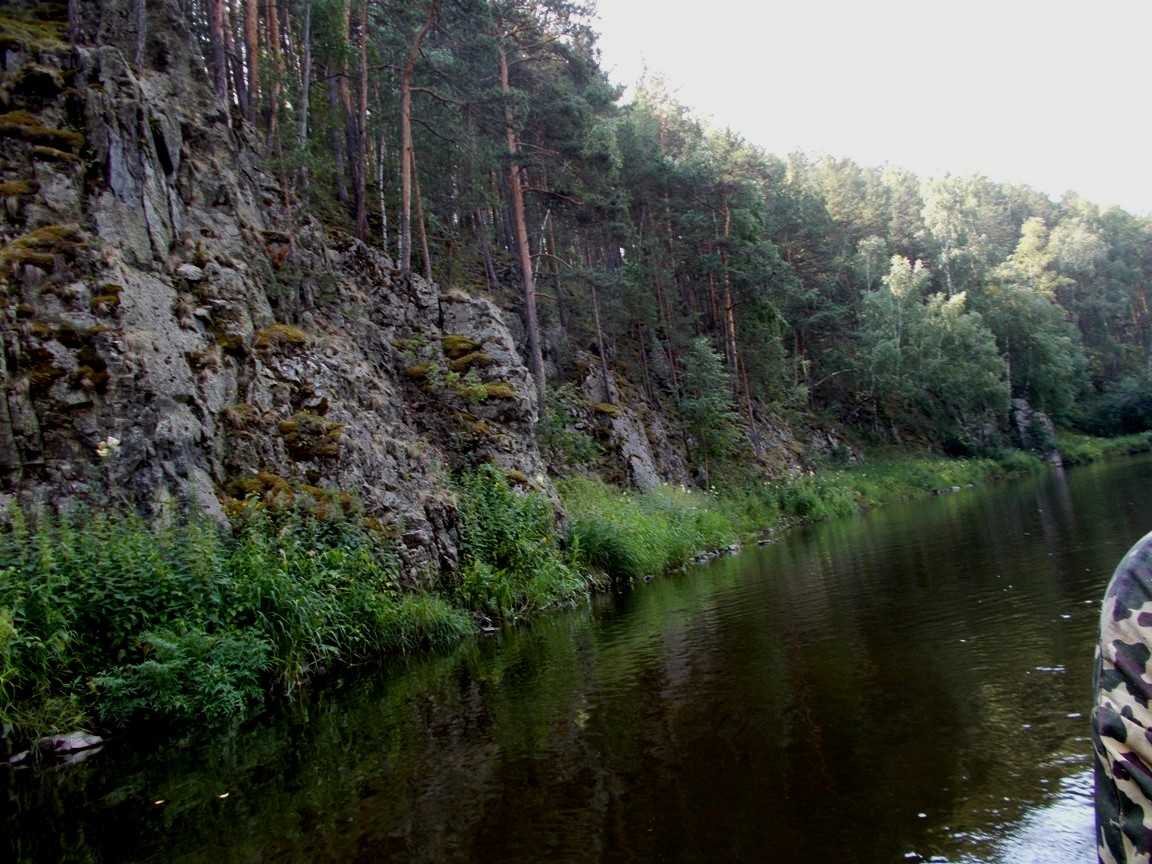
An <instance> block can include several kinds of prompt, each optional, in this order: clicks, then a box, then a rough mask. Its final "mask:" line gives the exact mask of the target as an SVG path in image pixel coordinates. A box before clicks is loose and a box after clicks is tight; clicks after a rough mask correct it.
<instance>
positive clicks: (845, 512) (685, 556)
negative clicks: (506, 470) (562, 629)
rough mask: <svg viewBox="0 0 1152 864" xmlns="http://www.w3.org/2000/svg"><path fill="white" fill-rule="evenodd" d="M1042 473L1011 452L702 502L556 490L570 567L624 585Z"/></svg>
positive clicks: (666, 493) (603, 490)
mask: <svg viewBox="0 0 1152 864" xmlns="http://www.w3.org/2000/svg"><path fill="white" fill-rule="evenodd" d="M1041 467H1042V463H1041V462H1040V460H1039V459H1037V458H1035V457H1033V456H1029V455H1027V454H1023V453H1018V452H1015V451H1010V452H1008V453H1005V454H1004V455H1003V456H1000V457H999V458H997V459H939V458H917V459H908V458H899V459H891V460H878V461H874V462H870V463H868V464H867V465H864V466H860V467H854V468H845V469H838V470H825V471H820V472H816V473H813V474H808V475H802V476H798V477H794V478H791V479H788V480H784V481H776V482H763V483H759V484H752V485H748V486H744V487H736V488H729V489H725V490H721V491H719V492H710V493H705V492H697V491H690V490H685V489H682V488H678V487H671V486H664V487H661V488H658V489H654V490H652V491H649V492H644V493H633V492H628V491H622V490H620V489H617V488H615V487H612V486H609V485H608V484H605V483H603V482H601V481H599V480H594V479H589V478H575V479H570V480H565V481H562V482H561V484H560V487H559V488H560V494H561V497H562V498H563V500H564V506H565V509H566V510H567V511H568V517H569V523H570V528H569V531H570V538H571V546H572V548H573V554H574V555H575V557H576V559H577V560H578V561H579V562H580V564H581V565H582V566H583V567H585V568H587V569H590V570H592V571H596V572H600V573H603V574H605V575H607V576H608V577H609V578H611V579H613V580H616V581H629V580H633V579H637V578H641V577H645V576H655V575H659V574H661V573H664V572H667V571H669V570H672V569H674V568H676V567H678V566H680V565H682V564H684V563H685V562H686V561H688V560H690V559H691V558H692V557H693V556H694V555H696V554H697V553H699V552H703V551H706V550H712V549H717V548H720V547H723V546H728V545H730V544H732V543H736V542H739V541H741V540H746V539H749V538H752V537H755V536H758V535H761V534H763V533H764V532H765V531H767V530H769V529H772V528H774V527H778V526H779V525H781V524H789V523H795V522H801V521H802V522H819V521H823V520H827V519H834V518H839V517H844V516H850V515H852V514H854V513H856V512H858V511H859V510H861V509H864V508H868V507H875V506H878V505H881V504H885V503H888V502H891V501H902V500H912V499H915V498H920V497H924V496H928V495H932V494H935V493H937V492H939V491H940V490H942V489H948V488H950V487H954V486H967V485H969V484H976V483H980V482H983V481H986V480H988V479H991V478H996V477H1008V476H1018V475H1021V474H1026V473H1030V472H1032V471H1036V470H1039V469H1040V468H1041Z"/></svg>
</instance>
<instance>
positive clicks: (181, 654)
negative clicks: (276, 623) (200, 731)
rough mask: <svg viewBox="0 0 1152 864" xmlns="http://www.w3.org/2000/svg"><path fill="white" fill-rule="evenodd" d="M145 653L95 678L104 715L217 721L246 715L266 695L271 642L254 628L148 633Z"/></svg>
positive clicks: (114, 720) (116, 719)
mask: <svg viewBox="0 0 1152 864" xmlns="http://www.w3.org/2000/svg"><path fill="white" fill-rule="evenodd" d="M141 648H142V654H143V657H142V658H141V659H139V660H137V661H135V662H132V663H127V664H124V665H120V666H116V667H114V668H113V669H111V670H110V671H108V672H106V673H105V674H104V675H101V676H99V677H97V678H96V679H94V681H93V684H94V686H95V687H96V688H97V689H98V690H99V691H100V696H101V699H100V704H99V712H100V717H101V719H103V720H104V721H106V722H108V723H110V724H112V725H124V724H126V723H127V722H129V721H131V720H134V719H137V718H140V717H149V718H160V719H163V720H166V721H169V722H177V723H179V722H191V721H206V722H207V723H208V724H214V723H219V722H225V721H236V720H240V719H242V718H243V717H244V716H245V715H246V714H247V713H248V711H249V710H250V709H251V708H252V707H254V706H256V705H259V704H260V702H261V701H262V700H263V697H264V686H263V680H262V678H263V673H264V671H265V670H266V669H267V667H268V664H269V661H270V655H271V646H270V645H269V644H268V643H267V642H265V641H264V640H263V639H261V638H259V637H257V636H254V635H251V634H247V633H245V634H239V635H235V636H232V635H223V636H210V635H208V634H207V633H205V632H203V631H201V630H193V631H190V632H188V633H184V634H175V633H171V632H163V633H146V634H144V635H143V637H142V638H141Z"/></svg>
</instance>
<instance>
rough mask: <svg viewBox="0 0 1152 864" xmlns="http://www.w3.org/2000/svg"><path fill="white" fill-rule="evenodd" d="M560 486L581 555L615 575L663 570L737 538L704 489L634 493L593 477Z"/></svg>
mask: <svg viewBox="0 0 1152 864" xmlns="http://www.w3.org/2000/svg"><path fill="white" fill-rule="evenodd" d="M560 489H561V496H562V497H563V499H564V506H565V509H566V510H567V511H568V519H569V530H570V534H571V538H572V545H573V548H574V554H575V556H576V557H577V560H579V561H580V563H581V564H582V565H583V566H585V567H586V568H589V569H592V570H595V571H600V572H602V573H605V574H607V575H608V576H609V577H611V578H613V579H624V580H628V579H635V578H638V577H642V576H647V575H655V574H658V573H663V572H664V571H666V570H669V569H671V568H672V567H675V566H677V565H679V564H683V563H684V562H685V561H687V560H688V559H689V558H691V557H692V556H693V555H694V554H696V553H697V552H700V551H701V550H703V549H710V548H715V547H718V546H726V545H728V544H730V543H734V542H736V541H737V539H738V531H737V528H736V525H735V524H734V521H733V519H732V518H731V517H730V516H728V515H726V514H724V513H723V512H721V510H720V508H719V507H717V505H716V501H715V500H713V499H712V498H711V496H709V495H707V494H706V493H703V492H695V491H688V490H684V489H680V488H676V487H671V486H665V487H661V488H659V489H655V490H653V491H651V492H647V493H644V494H633V493H630V492H626V491H621V490H619V489H617V488H615V487H613V486H609V485H608V484H606V483H603V482H601V481H599V480H595V479H591V478H573V479H570V480H567V481H564V482H563V483H562V484H561V487H560Z"/></svg>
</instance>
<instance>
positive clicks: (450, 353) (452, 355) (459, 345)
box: [440, 333, 481, 360]
mask: <svg viewBox="0 0 1152 864" xmlns="http://www.w3.org/2000/svg"><path fill="white" fill-rule="evenodd" d="M440 347H441V348H442V349H443V350H444V356H446V357H447V358H448V359H450V360H456V359H459V358H461V357H463V356H465V355H466V354H472V353H474V352H476V351H479V350H480V347H481V346H480V343H479V342H477V341H476V340H475V339H469V338H468V337H467V336H461V335H459V334H458V333H446V334H445V335H444V336H443V337H442V338H441V339H440Z"/></svg>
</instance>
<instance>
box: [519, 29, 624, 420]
mask: <svg viewBox="0 0 1152 864" xmlns="http://www.w3.org/2000/svg"><path fill="white" fill-rule="evenodd" d="M497 50H498V53H499V57H500V92H501V93H502V94H503V96H504V135H505V138H506V140H507V143H508V187H509V193H510V195H511V197H512V215H513V227H514V229H515V233H516V251H517V255H518V257H519V259H520V280H521V283H522V286H523V289H524V330H525V333H526V335H527V337H528V363H529V368H530V369H531V370H532V377H533V378H534V379H535V380H536V395H537V397H538V398H539V402H540V406H541V409H543V406H544V393H545V382H544V352H543V350H542V346H541V344H540V320H539V317H538V316H537V313H536V282H535V279H534V278H533V275H532V250H531V249H530V248H529V246H528V221H527V218H526V216H525V212H524V185H523V182H522V180H521V177H520V163H519V158H520V145H519V142H518V141H517V140H516V125H515V121H514V118H513V116H512V99H511V96H512V85H511V84H510V82H509V78H508V54H507V52H506V51H505V49H504V46H503V44H501V45H499V47H498V49H497ZM593 302H594V303H595V304H596V306H595V309H596V318H597V328H596V329H597V332H599V329H600V328H599V316H600V312H599V304H598V301H597V300H596V294H595V289H593ZM605 386H607V383H605Z"/></svg>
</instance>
